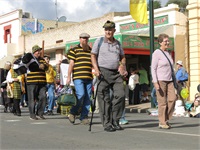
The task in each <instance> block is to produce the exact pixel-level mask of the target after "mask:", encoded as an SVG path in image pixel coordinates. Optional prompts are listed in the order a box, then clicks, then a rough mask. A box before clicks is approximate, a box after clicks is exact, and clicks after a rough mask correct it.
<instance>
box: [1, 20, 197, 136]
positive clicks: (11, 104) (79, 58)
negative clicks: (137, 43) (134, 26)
mask: <svg viewBox="0 0 200 150" xmlns="http://www.w3.org/2000/svg"><path fill="white" fill-rule="evenodd" d="M103 28H104V32H105V36H104V37H101V38H97V39H96V41H95V42H94V45H93V47H92V48H91V47H90V46H89V45H88V41H89V38H90V35H89V34H87V33H81V34H80V35H79V44H78V45H77V46H75V47H73V48H71V49H69V50H68V52H67V54H66V55H65V56H66V59H64V60H62V61H59V63H58V64H57V72H58V73H59V74H60V79H59V80H56V71H55V69H54V68H53V67H52V65H51V64H50V63H49V62H50V58H51V57H50V56H49V55H47V54H44V56H42V52H41V50H42V48H41V47H39V46H38V45H34V46H33V47H32V52H31V53H26V54H25V55H24V56H23V57H22V58H21V59H20V60H21V62H22V63H23V64H24V65H25V66H26V68H27V70H26V71H25V72H24V71H23V70H22V71H20V70H19V69H20V68H19V60H16V59H15V60H14V61H13V62H12V63H11V62H6V64H5V67H4V69H2V70H1V78H2V79H1V81H2V82H1V97H2V98H3V105H4V106H5V108H4V112H5V113H6V112H8V111H10V112H12V113H13V114H14V115H16V116H21V109H20V105H23V104H24V103H26V104H27V105H28V108H29V114H30V119H31V120H38V119H45V117H44V115H53V110H54V107H55V106H56V99H57V98H58V97H59V92H60V91H61V90H62V88H63V86H64V85H70V86H73V87H74V90H75V95H76V98H77V104H76V105H75V106H72V107H70V110H69V112H68V113H69V114H68V119H69V121H70V123H72V124H74V123H75V121H76V119H77V118H79V120H80V122H81V124H84V125H88V124H89V123H90V121H89V112H90V111H91V97H92V93H93V95H95V94H97V95H96V100H97V101H96V102H97V105H96V106H98V107H96V109H97V110H98V111H97V113H99V114H100V118H101V122H102V126H103V128H104V130H105V131H106V132H114V131H116V130H123V128H122V126H121V125H122V124H127V123H128V121H127V120H126V119H125V87H126V86H128V89H129V97H128V99H129V104H130V105H137V104H140V103H145V102H149V101H150V100H149V96H148V91H149V79H148V73H147V71H146V70H145V69H144V66H143V65H140V66H139V68H130V72H127V70H126V58H125V54H124V51H123V48H122V46H121V44H120V42H119V41H118V40H117V39H115V38H114V33H115V31H116V29H115V23H114V22H113V21H109V20H108V21H107V22H105V24H104V25H103ZM158 43H159V45H160V48H159V49H156V50H155V51H154V52H153V55H152V62H151V74H152V82H153V84H154V88H153V89H152V92H151V97H152V98H153V102H154V104H155V106H156V107H157V108H158V120H159V125H158V126H159V128H162V129H169V128H171V125H170V123H169V120H170V118H171V117H172V115H173V113H174V108H175V103H176V100H177V99H178V97H180V99H181V100H183V99H184V98H183V97H181V94H180V92H181V89H182V88H184V87H185V82H186V81H187V80H188V74H187V72H186V70H185V69H184V68H183V63H182V61H180V60H179V61H177V63H176V64H177V69H178V71H177V73H176V80H177V81H176V83H175V82H174V78H173V76H172V75H173V74H174V71H173V64H174V62H173V59H172V57H171V55H170V53H169V51H168V47H169V36H168V35H167V34H160V35H159V36H158ZM92 70H93V71H92ZM175 84H178V88H177V93H176V92H175V91H176V89H175V87H176V86H175ZM97 85H98V87H97ZM24 100H26V101H25V102H24ZM195 100H196V101H197V102H195V105H194V106H195V108H193V109H198V110H199V106H198V104H199V101H198V100H199V97H198V96H196V97H195ZM193 109H192V110H193Z"/></svg>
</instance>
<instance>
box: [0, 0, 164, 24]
mask: <svg viewBox="0 0 200 150" xmlns="http://www.w3.org/2000/svg"><path fill="white" fill-rule="evenodd" d="M161 1H162V2H163V1H167V0H161ZM55 3H56V0H0V15H3V14H5V13H9V12H10V11H13V10H16V9H22V10H23V11H24V12H30V13H31V14H32V15H33V17H34V18H38V19H47V20H56V8H57V17H58V18H60V17H61V16H65V17H66V18H67V21H77V22H79V21H84V20H88V19H91V18H96V17H100V16H102V15H104V14H106V13H108V12H114V11H120V12H122V11H127V12H128V11H129V0H57V5H55ZM56 6H57V7H56Z"/></svg>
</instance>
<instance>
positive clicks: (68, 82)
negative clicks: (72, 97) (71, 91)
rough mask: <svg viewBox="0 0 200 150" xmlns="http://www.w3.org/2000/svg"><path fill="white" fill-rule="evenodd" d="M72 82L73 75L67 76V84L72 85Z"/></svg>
mask: <svg viewBox="0 0 200 150" xmlns="http://www.w3.org/2000/svg"><path fill="white" fill-rule="evenodd" d="M70 83H71V77H68V78H67V81H66V84H67V85H70Z"/></svg>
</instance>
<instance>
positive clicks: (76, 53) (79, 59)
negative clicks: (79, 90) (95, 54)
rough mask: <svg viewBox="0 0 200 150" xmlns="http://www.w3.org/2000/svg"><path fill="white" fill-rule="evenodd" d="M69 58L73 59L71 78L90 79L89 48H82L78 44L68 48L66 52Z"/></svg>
mask: <svg viewBox="0 0 200 150" xmlns="http://www.w3.org/2000/svg"><path fill="white" fill-rule="evenodd" d="M67 56H68V58H69V59H72V60H74V68H73V80H75V79H91V80H92V62H91V48H90V47H89V50H87V51H86V50H83V48H82V47H81V46H80V44H79V45H77V46H75V47H74V48H72V49H70V50H69V52H68V54H67Z"/></svg>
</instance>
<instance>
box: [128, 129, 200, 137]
mask: <svg viewBox="0 0 200 150" xmlns="http://www.w3.org/2000/svg"><path fill="white" fill-rule="evenodd" d="M131 130H136V131H147V132H157V133H166V134H176V135H187V136H197V137H200V135H199V134H188V133H179V132H165V131H156V130H145V129H131ZM166 130H167V129H166Z"/></svg>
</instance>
